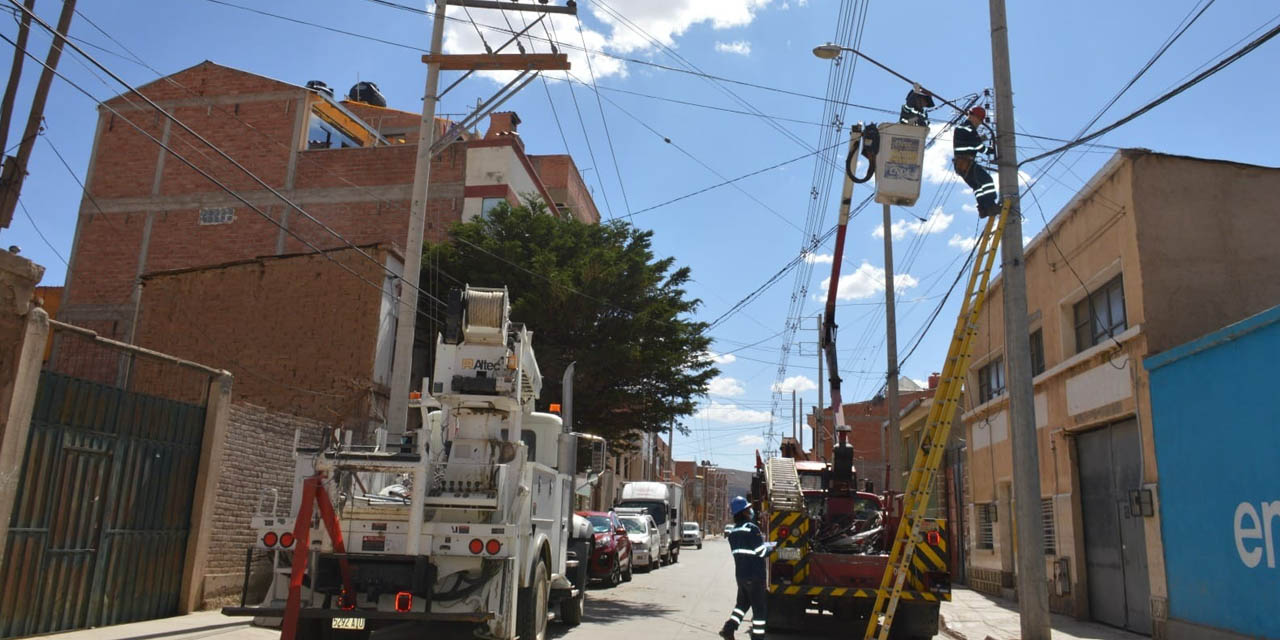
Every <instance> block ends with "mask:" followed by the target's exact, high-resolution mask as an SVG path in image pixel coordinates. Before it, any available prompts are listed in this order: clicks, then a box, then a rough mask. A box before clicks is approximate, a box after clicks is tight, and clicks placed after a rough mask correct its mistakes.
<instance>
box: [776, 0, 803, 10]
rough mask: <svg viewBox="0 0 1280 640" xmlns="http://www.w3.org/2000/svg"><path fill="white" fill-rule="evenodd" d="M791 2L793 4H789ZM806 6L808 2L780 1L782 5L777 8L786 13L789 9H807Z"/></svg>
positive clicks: (798, 0)
mask: <svg viewBox="0 0 1280 640" xmlns="http://www.w3.org/2000/svg"><path fill="white" fill-rule="evenodd" d="M792 2H794V3H795V4H791V3H792ZM807 6H809V0H782V5H781V6H779V7H778V8H779V9H781V10H783V11H786V10H787V9H790V8H791V7H807Z"/></svg>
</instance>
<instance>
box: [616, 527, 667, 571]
mask: <svg viewBox="0 0 1280 640" xmlns="http://www.w3.org/2000/svg"><path fill="white" fill-rule="evenodd" d="M618 519H619V520H621V521H622V526H624V527H626V528H627V537H628V538H630V539H631V563H632V564H634V565H635V566H637V567H641V568H643V569H644V570H645V571H653V570H654V569H657V568H658V567H661V566H662V554H661V553H660V551H661V549H662V532H661V531H659V530H658V523H657V522H654V520H653V516H651V515H649V514H647V513H646V514H644V515H636V516H618Z"/></svg>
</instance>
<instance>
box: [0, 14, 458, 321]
mask: <svg viewBox="0 0 1280 640" xmlns="http://www.w3.org/2000/svg"><path fill="white" fill-rule="evenodd" d="M35 20H36V21H37V22H41V23H42V24H43V22H42V21H41V20H40V18H39V17H35ZM46 28H47V27H46ZM0 39H2V40H4V41H5V42H8V43H9V44H10V45H12V46H14V47H15V48H16V47H17V43H15V42H14V41H13V40H10V39H9V37H8V36H6V35H4V34H2V33H0ZM68 44H70V43H68ZM71 46H72V47H73V48H74V47H75V45H71ZM22 51H23V53H24V54H25V55H26V56H27V57H29V58H31V59H32V60H35V61H36V62H37V63H39V64H40V65H42V66H44V67H45V68H47V69H49V70H50V71H52V72H53V73H54V75H56V76H57V77H58V78H60V79H61V80H62V81H63V82H66V83H67V84H68V85H70V86H71V87H73V88H75V89H76V90H78V91H80V92H81V93H83V94H84V95H85V96H86V97H88V98H89V99H90V100H92V101H94V102H95V103H97V104H98V105H99V106H101V107H103V108H105V109H106V110H108V111H110V112H111V113H112V114H113V115H115V116H116V117H118V118H120V119H121V120H123V121H124V122H125V123H126V124H128V125H129V126H131V127H133V128H134V129H135V130H136V131H138V132H139V133H141V134H142V135H143V136H145V137H146V138H148V139H149V140H151V141H152V142H153V143H155V144H156V145H158V146H159V147H161V148H163V149H164V150H165V151H167V152H169V154H170V155H172V156H173V157H174V158H177V159H178V160H179V161H180V162H182V163H183V164H185V165H186V166H187V167H188V168H190V169H191V170H193V171H195V172H196V173H198V174H200V175H201V176H202V177H204V178H205V179H206V180H208V181H209V182H211V183H213V184H214V185H215V186H217V187H218V188H220V189H222V190H223V191H225V192H226V193H227V194H228V195H230V196H232V197H233V198H235V199H236V200H238V201H240V202H241V203H243V204H244V205H245V206H247V207H249V209H251V210H252V211H253V212H254V213H257V214H258V215H259V216H261V217H262V218H263V219H265V220H267V221H268V222H270V223H271V224H273V225H275V226H277V227H279V228H280V229H281V230H283V231H284V232H285V233H288V234H289V235H291V236H293V237H294V238H296V239H297V240H298V241H300V242H302V243H303V244H305V245H306V246H307V247H309V248H311V249H312V250H313V251H314V252H315V253H316V254H318V255H321V256H322V257H324V258H325V259H327V260H328V261H330V262H332V263H334V264H335V265H338V267H339V268H341V269H343V270H344V271H346V272H348V273H350V274H351V275H354V276H355V277H356V278H358V279H360V280H361V281H363V282H364V283H365V284H368V285H370V286H372V287H374V288H375V289H377V290H378V291H380V292H381V291H383V287H382V286H380V285H378V284H375V283H374V282H372V281H370V280H369V279H367V278H365V277H364V276H363V275H361V274H359V273H357V272H356V271H355V270H353V269H352V268H351V267H349V266H347V265H345V264H342V263H340V262H338V261H337V260H335V259H334V258H333V256H331V255H329V253H330V252H327V251H324V250H322V249H320V248H318V247H316V246H315V245H313V244H311V243H310V242H308V241H307V240H306V239H305V238H303V237H302V236H300V235H298V234H297V233H296V232H294V231H292V230H290V229H289V228H288V227H286V226H284V225H283V224H281V223H280V222H279V221H277V220H276V219H275V218H272V217H271V216H270V215H268V214H267V213H266V212H264V211H262V210H261V209H259V208H258V207H257V206H255V205H254V204H253V203H251V202H249V201H248V200H247V199H245V197H244V196H242V195H240V194H239V193H237V192H236V191H234V190H233V189H231V188H230V187H229V186H227V185H226V184H225V183H223V182H222V181H220V180H218V179H217V178H215V177H214V176H213V175H211V174H209V173H208V172H207V171H205V170H204V169H201V168H200V167H198V166H196V164H195V163H194V162H192V161H191V160H190V159H188V158H187V157H186V156H183V155H182V154H180V153H178V152H177V151H175V150H174V149H173V148H172V147H170V146H169V145H167V144H165V143H164V142H163V141H161V140H160V139H159V138H156V137H155V136H154V135H152V134H151V132H149V131H147V130H146V129H144V128H142V127H141V126H139V125H138V124H137V123H135V122H133V121H132V120H130V119H129V118H127V117H125V116H124V114H122V113H120V112H119V111H118V110H117V109H115V108H114V107H112V106H111V105H109V104H107V103H106V102H103V101H101V100H98V99H97V98H95V97H94V96H93V94H91V93H89V91H88V90H86V89H85V88H84V87H82V86H80V85H79V84H77V83H75V82H74V81H72V80H71V79H70V78H67V77H66V76H65V75H63V74H62V73H61V72H59V71H57V70H55V69H53V68H52V67H49V66H48V65H47V64H46V63H45V62H44V61H43V60H40V59H39V58H37V57H35V56H34V55H32V54H31V52H30V51H27V50H25V49H24V50H22ZM82 55H83V54H82ZM361 253H363V252H361ZM379 266H381V265H379ZM393 275H394V274H393ZM418 313H419V314H420V315H423V316H426V317H427V318H428V319H433V320H434V318H433V317H432V316H431V315H429V314H427V313H425V312H423V311H422V310H421V309H419V310H418Z"/></svg>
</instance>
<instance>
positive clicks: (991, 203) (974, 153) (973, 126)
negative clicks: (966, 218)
mask: <svg viewBox="0 0 1280 640" xmlns="http://www.w3.org/2000/svg"><path fill="white" fill-rule="evenodd" d="M986 117H987V110H986V109H983V108H982V107H974V108H972V109H970V110H969V114H968V117H967V118H966V119H965V121H964V122H961V123H960V124H958V125H956V131H955V134H954V135H952V137H951V140H952V145H953V146H954V153H955V166H956V173H958V174H960V177H961V178H962V179H963V180H964V183H965V184H967V185H969V188H970V189H973V197H974V198H975V199H977V201H978V217H979V218H985V217H987V216H990V215H994V214H996V213H999V211H1000V205H999V203H998V202H996V183H995V181H994V180H992V179H991V174H989V173H987V170H986V169H983V168H982V165H980V164H978V154H979V153H990V152H991V147H990V145H988V144H987V141H986V140H985V139H983V137H982V134H981V133H978V126H979V125H981V124H982V121H983V120H984V119H985V118H986Z"/></svg>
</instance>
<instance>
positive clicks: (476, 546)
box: [467, 538, 484, 554]
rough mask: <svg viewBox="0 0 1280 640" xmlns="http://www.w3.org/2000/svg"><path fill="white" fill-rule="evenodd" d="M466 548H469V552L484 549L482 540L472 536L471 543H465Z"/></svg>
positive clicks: (477, 551)
mask: <svg viewBox="0 0 1280 640" xmlns="http://www.w3.org/2000/svg"><path fill="white" fill-rule="evenodd" d="M467 549H469V550H470V551H471V553H477V554H478V553H480V552H481V551H484V541H482V540H480V538H473V539H472V540H471V544H469V545H467Z"/></svg>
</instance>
